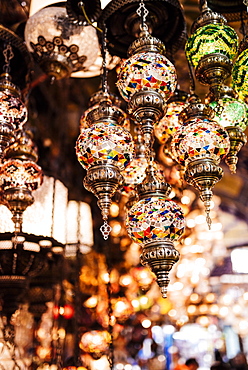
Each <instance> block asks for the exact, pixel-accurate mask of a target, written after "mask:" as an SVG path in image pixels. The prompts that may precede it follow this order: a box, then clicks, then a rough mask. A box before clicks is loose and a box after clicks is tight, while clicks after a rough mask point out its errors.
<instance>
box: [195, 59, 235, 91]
mask: <svg viewBox="0 0 248 370" xmlns="http://www.w3.org/2000/svg"><path fill="white" fill-rule="evenodd" d="M231 70H232V62H231V61H230V59H229V58H228V57H227V56H226V55H223V54H218V53H214V54H208V55H205V56H204V57H202V59H201V60H200V62H199V64H198V66H197V68H196V70H195V76H196V78H197V80H198V81H199V82H201V83H202V84H203V85H209V86H210V87H211V90H212V91H213V93H214V94H215V97H216V98H218V94H219V91H220V90H221V88H222V84H223V82H224V81H225V80H226V79H227V78H228V77H229V76H230V74H231Z"/></svg>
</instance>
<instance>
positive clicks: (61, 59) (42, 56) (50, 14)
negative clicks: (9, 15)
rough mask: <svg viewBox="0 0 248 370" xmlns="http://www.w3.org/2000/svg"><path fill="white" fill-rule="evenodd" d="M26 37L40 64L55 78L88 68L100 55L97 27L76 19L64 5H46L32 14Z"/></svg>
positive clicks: (28, 45) (26, 29) (26, 28)
mask: <svg viewBox="0 0 248 370" xmlns="http://www.w3.org/2000/svg"><path fill="white" fill-rule="evenodd" d="M25 40H26V44H27V48H28V50H29V51H30V52H32V53H33V55H34V58H35V59H36V61H37V62H38V63H39V65H40V67H41V68H42V69H43V70H44V72H45V73H46V74H48V75H49V76H51V77H52V78H56V79H60V78H64V77H69V76H70V75H71V73H72V72H77V71H79V70H83V69H87V68H89V67H90V66H91V65H92V64H93V63H94V62H95V60H96V59H97V57H98V50H99V43H98V37H97V33H96V30H95V29H94V28H93V27H92V26H90V25H86V26H84V25H79V24H77V23H75V22H73V21H72V20H71V19H70V18H69V16H68V14H67V11H66V8H65V7H60V6H50V7H46V8H43V9H40V10H39V11H38V12H36V13H34V14H33V15H32V16H31V17H29V19H28V20H27V23H26V27H25Z"/></svg>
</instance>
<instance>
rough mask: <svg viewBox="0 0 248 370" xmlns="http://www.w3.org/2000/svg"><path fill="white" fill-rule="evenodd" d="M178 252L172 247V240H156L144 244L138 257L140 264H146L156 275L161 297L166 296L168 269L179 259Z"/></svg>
mask: <svg viewBox="0 0 248 370" xmlns="http://www.w3.org/2000/svg"><path fill="white" fill-rule="evenodd" d="M179 256H180V254H179V252H178V251H177V250H176V249H175V248H174V246H173V243H172V241H170V240H165V241H157V242H152V243H149V244H147V245H145V248H144V249H143V251H142V255H141V257H140V260H141V263H142V265H144V266H145V265H148V266H149V267H150V269H151V270H152V272H153V273H154V274H155V275H156V277H157V283H158V285H159V287H160V289H161V293H162V297H163V298H166V297H167V287H168V285H169V282H170V279H169V277H168V275H169V272H170V270H171V269H172V267H173V266H174V264H175V263H176V262H177V261H178V260H179Z"/></svg>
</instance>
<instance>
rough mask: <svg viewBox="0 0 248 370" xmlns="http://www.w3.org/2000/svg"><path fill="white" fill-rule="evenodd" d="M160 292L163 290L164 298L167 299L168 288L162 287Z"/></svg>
mask: <svg viewBox="0 0 248 370" xmlns="http://www.w3.org/2000/svg"><path fill="white" fill-rule="evenodd" d="M160 290H161V294H162V298H167V287H165V286H162V287H161V288H160Z"/></svg>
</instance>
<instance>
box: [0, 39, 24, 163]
mask: <svg viewBox="0 0 248 370" xmlns="http://www.w3.org/2000/svg"><path fill="white" fill-rule="evenodd" d="M3 55H4V61H5V64H4V66H3V73H2V74H1V75H0V158H3V156H4V150H5V149H6V148H7V147H8V146H9V145H10V144H11V142H12V141H13V140H14V139H15V135H16V131H17V130H18V129H21V128H22V126H23V125H24V123H25V122H26V121H27V116H28V112H27V107H26V106H25V104H24V103H23V101H22V99H21V91H20V89H19V88H18V87H17V86H16V85H15V84H14V83H13V82H12V81H11V75H10V63H11V60H12V59H13V58H14V53H13V48H12V45H11V44H10V43H8V42H6V47H5V49H4V50H3Z"/></svg>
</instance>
